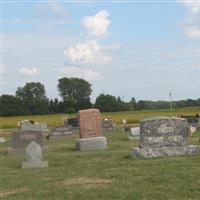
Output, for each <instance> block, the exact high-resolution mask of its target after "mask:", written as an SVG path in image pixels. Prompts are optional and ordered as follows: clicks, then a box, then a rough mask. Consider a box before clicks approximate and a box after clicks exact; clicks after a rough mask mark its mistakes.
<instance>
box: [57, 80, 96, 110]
mask: <svg viewBox="0 0 200 200" xmlns="http://www.w3.org/2000/svg"><path fill="white" fill-rule="evenodd" d="M58 92H59V95H60V96H61V98H62V100H63V103H64V105H65V108H66V109H67V108H68V107H70V109H72V108H74V109H75V110H76V111H78V110H80V109H85V108H90V107H91V106H92V104H91V102H90V95H91V93H92V89H91V84H90V83H88V82H87V81H85V80H84V79H80V78H66V77H65V78H62V79H59V80H58Z"/></svg>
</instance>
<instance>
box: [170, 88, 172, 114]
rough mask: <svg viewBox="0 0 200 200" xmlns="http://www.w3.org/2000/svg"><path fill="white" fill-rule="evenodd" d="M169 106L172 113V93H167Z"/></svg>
mask: <svg viewBox="0 0 200 200" xmlns="http://www.w3.org/2000/svg"><path fill="white" fill-rule="evenodd" d="M169 104H170V110H171V111H172V92H171V91H170V92H169Z"/></svg>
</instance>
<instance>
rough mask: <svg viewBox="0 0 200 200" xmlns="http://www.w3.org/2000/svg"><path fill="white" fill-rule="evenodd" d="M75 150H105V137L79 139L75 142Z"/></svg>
mask: <svg viewBox="0 0 200 200" xmlns="http://www.w3.org/2000/svg"><path fill="white" fill-rule="evenodd" d="M76 149H77V150H105V149H107V140H106V138H105V137H92V138H80V139H78V140H77V141H76Z"/></svg>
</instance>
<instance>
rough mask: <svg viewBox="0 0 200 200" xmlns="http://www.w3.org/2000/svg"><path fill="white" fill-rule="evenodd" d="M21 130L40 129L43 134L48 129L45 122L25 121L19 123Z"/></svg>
mask: <svg viewBox="0 0 200 200" xmlns="http://www.w3.org/2000/svg"><path fill="white" fill-rule="evenodd" d="M20 130H21V131H42V134H43V135H46V134H47V133H48V132H49V130H48V128H47V123H45V122H37V123H33V124H32V123H26V124H21V125H20Z"/></svg>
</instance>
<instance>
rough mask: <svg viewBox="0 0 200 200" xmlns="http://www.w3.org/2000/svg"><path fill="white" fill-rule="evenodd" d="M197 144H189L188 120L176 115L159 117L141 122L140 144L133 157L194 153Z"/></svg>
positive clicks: (196, 151)
mask: <svg viewBox="0 0 200 200" xmlns="http://www.w3.org/2000/svg"><path fill="white" fill-rule="evenodd" d="M196 153H198V147H197V146H196V145H189V144H188V131H187V120H186V119H183V118H176V117H157V118H152V119H146V120H142V121H141V123H140V146H139V148H134V149H133V157H136V158H148V157H159V156H178V155H193V154H196Z"/></svg>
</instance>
